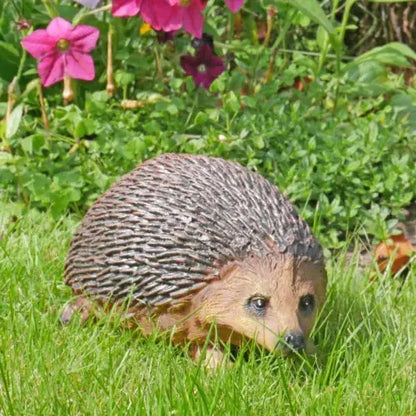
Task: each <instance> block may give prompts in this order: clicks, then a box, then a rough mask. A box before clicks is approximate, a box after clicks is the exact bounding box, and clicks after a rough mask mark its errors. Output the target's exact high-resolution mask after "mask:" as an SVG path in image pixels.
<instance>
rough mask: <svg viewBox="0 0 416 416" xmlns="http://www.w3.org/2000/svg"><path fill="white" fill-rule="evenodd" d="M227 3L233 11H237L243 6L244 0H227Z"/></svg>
mask: <svg viewBox="0 0 416 416" xmlns="http://www.w3.org/2000/svg"><path fill="white" fill-rule="evenodd" d="M225 3H226V4H227V6H228V8H229V9H230V10H231V11H232V12H233V13H237V12H238V11H239V10H240V9H241V7H242V6H243V4H244V0H225Z"/></svg>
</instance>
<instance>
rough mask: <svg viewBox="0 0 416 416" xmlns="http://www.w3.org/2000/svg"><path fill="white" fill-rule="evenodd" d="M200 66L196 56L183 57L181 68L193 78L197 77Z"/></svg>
mask: <svg viewBox="0 0 416 416" xmlns="http://www.w3.org/2000/svg"><path fill="white" fill-rule="evenodd" d="M198 65H199V62H198V61H197V60H196V58H195V57H194V56H191V55H184V56H181V67H182V68H183V70H184V71H185V74H186V75H191V76H192V77H194V76H196V75H197V74H198Z"/></svg>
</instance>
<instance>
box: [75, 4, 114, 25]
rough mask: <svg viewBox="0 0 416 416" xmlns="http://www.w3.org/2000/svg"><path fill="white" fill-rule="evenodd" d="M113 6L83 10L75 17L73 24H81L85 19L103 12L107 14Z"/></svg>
mask: <svg viewBox="0 0 416 416" xmlns="http://www.w3.org/2000/svg"><path fill="white" fill-rule="evenodd" d="M111 7H112V6H111V4H106V5H105V6H103V7H99V8H98V9H94V10H89V11H85V9H81V10H80V11H79V13H77V14H76V15H75V17H74V18H73V19H72V24H73V25H74V26H75V25H77V24H79V23H80V22H81V21H82V20H83V19H84V18H85V17H88V16H92V15H94V14H98V13H101V12H106V11H108V10H111Z"/></svg>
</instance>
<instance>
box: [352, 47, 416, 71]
mask: <svg viewBox="0 0 416 416" xmlns="http://www.w3.org/2000/svg"><path fill="white" fill-rule="evenodd" d="M407 58H410V59H414V60H416V53H415V51H414V50H413V49H411V48H410V47H409V46H407V45H405V44H404V43H400V42H391V43H387V44H386V45H383V46H378V47H376V48H373V49H371V50H370V51H368V52H366V53H364V54H362V55H360V56H359V57H358V58H356V59H354V60H353V61H352V62H351V63H349V64H348V65H347V68H348V67H353V66H355V65H360V64H361V63H363V62H367V61H377V62H380V63H383V64H385V65H393V66H402V67H408V66H411V64H410V62H409V61H408V59H407Z"/></svg>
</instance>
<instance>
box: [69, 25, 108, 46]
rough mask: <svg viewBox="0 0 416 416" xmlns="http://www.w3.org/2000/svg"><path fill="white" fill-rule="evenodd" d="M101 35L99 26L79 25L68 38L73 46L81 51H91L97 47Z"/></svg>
mask: <svg viewBox="0 0 416 416" xmlns="http://www.w3.org/2000/svg"><path fill="white" fill-rule="evenodd" d="M99 37H100V31H99V30H98V29H97V28H95V27H93V26H85V25H78V26H75V27H74V28H73V29H72V31H71V33H70V34H69V36H68V38H67V40H68V41H69V42H70V43H71V47H72V48H76V49H77V50H79V51H81V52H91V51H92V50H93V49H94V48H95V45H96V44H97V41H98V38H99Z"/></svg>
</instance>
